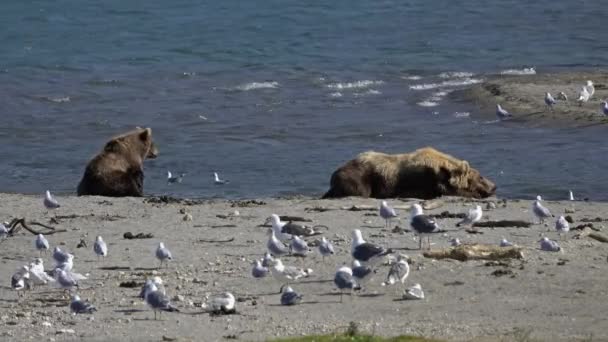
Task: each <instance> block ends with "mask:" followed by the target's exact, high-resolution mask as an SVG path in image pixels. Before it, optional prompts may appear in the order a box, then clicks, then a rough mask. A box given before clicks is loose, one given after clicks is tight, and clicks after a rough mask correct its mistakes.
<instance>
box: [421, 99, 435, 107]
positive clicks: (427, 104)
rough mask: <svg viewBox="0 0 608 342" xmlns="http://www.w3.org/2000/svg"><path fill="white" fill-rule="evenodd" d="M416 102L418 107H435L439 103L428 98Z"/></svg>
mask: <svg viewBox="0 0 608 342" xmlns="http://www.w3.org/2000/svg"><path fill="white" fill-rule="evenodd" d="M416 104H417V105H419V106H420V107H436V106H438V105H439V103H437V102H433V101H429V100H424V101H421V102H418V103H416Z"/></svg>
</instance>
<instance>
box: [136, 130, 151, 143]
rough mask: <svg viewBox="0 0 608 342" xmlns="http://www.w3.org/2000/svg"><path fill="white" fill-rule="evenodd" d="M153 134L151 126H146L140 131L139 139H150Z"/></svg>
mask: <svg viewBox="0 0 608 342" xmlns="http://www.w3.org/2000/svg"><path fill="white" fill-rule="evenodd" d="M151 136H152V130H151V129H150V128H146V129H144V130H143V131H142V132H141V133H139V139H141V141H148V140H150V137H151Z"/></svg>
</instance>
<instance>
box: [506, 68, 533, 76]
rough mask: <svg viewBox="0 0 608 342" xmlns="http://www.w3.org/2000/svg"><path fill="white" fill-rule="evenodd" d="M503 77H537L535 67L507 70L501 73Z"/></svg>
mask: <svg viewBox="0 0 608 342" xmlns="http://www.w3.org/2000/svg"><path fill="white" fill-rule="evenodd" d="M500 74H501V75H536V69H535V68H534V67H530V68H523V69H507V70H503V71H501V72H500Z"/></svg>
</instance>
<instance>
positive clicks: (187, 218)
mask: <svg viewBox="0 0 608 342" xmlns="http://www.w3.org/2000/svg"><path fill="white" fill-rule="evenodd" d="M182 220H184V221H192V215H191V214H186V215H184V217H183V218H182Z"/></svg>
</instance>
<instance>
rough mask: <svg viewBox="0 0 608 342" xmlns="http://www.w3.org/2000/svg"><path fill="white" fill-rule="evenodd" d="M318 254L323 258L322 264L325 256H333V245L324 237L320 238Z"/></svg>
mask: <svg viewBox="0 0 608 342" xmlns="http://www.w3.org/2000/svg"><path fill="white" fill-rule="evenodd" d="M319 253H321V256H323V262H325V257H326V256H330V255H333V254H334V245H332V244H331V242H329V241H328V240H327V239H326V238H325V236H324V237H322V238H321V243H319Z"/></svg>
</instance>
